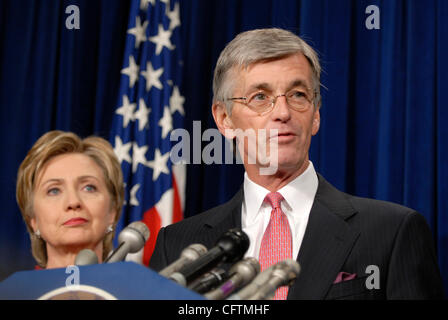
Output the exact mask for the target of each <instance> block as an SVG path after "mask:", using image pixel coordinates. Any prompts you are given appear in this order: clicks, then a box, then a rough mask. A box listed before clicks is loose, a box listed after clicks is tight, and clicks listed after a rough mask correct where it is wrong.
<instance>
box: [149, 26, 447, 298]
mask: <svg viewBox="0 0 448 320" xmlns="http://www.w3.org/2000/svg"><path fill="white" fill-rule="evenodd" d="M319 88H320V64H319V60H318V58H317V55H316V53H315V52H314V50H313V49H312V48H311V47H310V46H309V45H307V44H306V43H305V42H304V41H303V40H302V39H300V38H299V37H297V36H296V35H294V34H293V33H291V32H288V31H285V30H281V29H259V30H252V31H248V32H244V33H242V34H240V35H238V36H237V37H236V38H235V39H234V40H232V41H231V42H230V43H229V44H228V45H227V46H226V48H225V49H224V50H223V52H222V53H221V55H220V57H219V59H218V62H217V66H216V69H215V76H214V83H213V90H214V99H213V105H212V112H213V116H214V119H215V122H216V125H217V127H218V129H219V130H220V132H221V133H222V134H223V135H225V136H226V137H227V138H229V139H235V140H236V143H237V145H238V150H239V153H240V155H241V158H242V160H243V163H244V167H245V170H246V173H245V176H244V184H243V186H242V188H241V189H240V191H239V192H238V193H237V194H236V195H235V196H234V197H233V198H232V199H231V200H230V201H229V202H227V203H225V204H223V205H221V206H219V207H216V208H213V209H211V210H208V211H207V212H204V213H202V214H199V215H196V216H194V217H191V218H188V219H185V220H183V221H181V222H179V223H176V224H174V225H170V226H167V227H166V228H162V229H161V230H160V231H159V235H158V238H157V243H156V248H155V251H154V254H153V256H152V258H151V263H150V267H151V268H153V269H155V270H160V269H162V268H163V267H165V266H166V265H168V264H170V263H171V262H173V261H175V260H176V259H178V257H179V255H180V252H181V251H182V250H183V249H184V248H185V247H186V246H188V245H189V244H192V243H202V244H204V245H206V246H207V247H208V248H210V247H212V246H213V245H214V244H215V242H216V240H217V239H218V238H219V237H220V236H221V234H222V233H224V232H225V231H227V230H228V229H231V228H234V227H240V228H242V229H243V231H245V232H246V233H247V235H248V236H249V239H250V246H249V249H248V251H247V253H246V256H253V257H255V258H257V259H259V260H260V264H261V267H262V270H263V269H266V268H267V267H269V266H270V265H272V264H274V263H276V262H278V261H282V260H284V259H287V258H293V259H296V260H297V261H298V262H299V263H300V266H301V272H300V274H299V276H298V278H297V280H296V281H295V282H294V284H293V285H292V286H291V287H290V288H289V290H288V288H285V287H284V288H280V289H278V290H277V291H276V294H275V299H285V298H288V299H434V298H435V299H437V298H443V287H442V280H441V277H440V272H439V269H438V265H437V259H436V255H435V250H434V245H433V239H432V235H431V232H430V230H429V228H428V226H427V224H426V222H425V219H424V218H423V217H422V216H421V215H420V214H419V213H417V212H415V211H414V210H412V209H409V208H406V207H403V206H400V205H397V204H392V203H388V202H384V201H377V200H372V199H363V198H358V197H354V196H350V195H348V194H345V193H343V192H341V191H338V190H337V189H335V188H334V187H333V186H331V185H330V184H329V183H328V182H327V181H326V180H325V179H324V178H323V177H322V176H321V175H319V174H318V173H316V171H315V170H314V167H313V164H312V162H311V161H309V155H308V151H309V147H310V143H311V137H312V136H314V135H315V134H316V133H317V132H318V130H319V125H320V113H319V108H320V90H319ZM247 132H255V133H256V134H255V135H251V134H247ZM259 132H263V134H258V133H259ZM254 145H255V146H256V148H255V149H253V148H251V147H252V146H254ZM254 150H255V151H254Z"/></svg>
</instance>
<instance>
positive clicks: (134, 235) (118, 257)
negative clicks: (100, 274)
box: [104, 221, 149, 263]
mask: <svg viewBox="0 0 448 320" xmlns="http://www.w3.org/2000/svg"><path fill="white" fill-rule="evenodd" d="M148 238H149V229H148V227H147V226H146V224H144V223H143V222H140V221H135V222H132V223H131V224H130V225H128V226H127V227H126V228H124V229H123V230H121V232H120V234H119V236H118V242H119V245H118V247H117V248H116V249H115V250H114V251H113V252H112V254H111V255H110V256H109V257H108V258H107V259H106V260H105V261H104V262H105V263H113V262H118V261H123V260H124V258H126V255H127V254H128V253H135V252H138V251H139V250H140V249H141V248H143V246H144V245H145V242H146V240H148Z"/></svg>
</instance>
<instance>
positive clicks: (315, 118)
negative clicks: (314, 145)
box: [311, 108, 320, 136]
mask: <svg viewBox="0 0 448 320" xmlns="http://www.w3.org/2000/svg"><path fill="white" fill-rule="evenodd" d="M319 128H320V113H319V108H317V109H316V111H314V116H313V126H312V130H311V134H312V135H313V136H314V135H316V134H317V132H318V131H319Z"/></svg>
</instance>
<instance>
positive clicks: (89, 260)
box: [75, 249, 98, 266]
mask: <svg viewBox="0 0 448 320" xmlns="http://www.w3.org/2000/svg"><path fill="white" fill-rule="evenodd" d="M97 263H98V257H97V255H96V253H95V252H93V251H92V250H90V249H83V250H81V251H79V252H78V254H77V255H76V259H75V265H77V266H86V265H89V264H97Z"/></svg>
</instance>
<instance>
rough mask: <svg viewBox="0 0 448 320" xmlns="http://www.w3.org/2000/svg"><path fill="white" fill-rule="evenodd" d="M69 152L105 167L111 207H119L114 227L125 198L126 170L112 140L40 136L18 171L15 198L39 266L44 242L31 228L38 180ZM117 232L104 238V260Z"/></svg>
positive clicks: (65, 134)
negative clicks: (55, 159) (51, 163)
mask: <svg viewBox="0 0 448 320" xmlns="http://www.w3.org/2000/svg"><path fill="white" fill-rule="evenodd" d="M69 153H80V154H84V155H86V156H88V157H90V158H91V159H93V160H94V161H95V162H96V163H97V164H98V166H99V167H100V168H101V169H102V171H103V174H104V180H105V183H106V186H107V189H108V191H109V194H110V196H111V206H112V208H113V209H115V210H116V215H115V221H114V225H113V227H114V228H113V229H114V230H115V226H116V224H117V221H118V219H119V217H120V213H121V209H122V207H123V200H124V185H123V173H122V171H121V166H120V163H119V161H118V159H117V156H116V155H115V153H114V150H113V148H112V146H111V145H110V143H109V142H108V141H106V140H105V139H103V138H101V137H95V136H91V137H88V138H85V139H81V138H80V137H79V136H77V135H76V134H74V133H72V132H63V131H57V130H55V131H50V132H48V133H46V134H44V135H43V136H42V137H40V138H39V139H38V140H37V141H36V143H35V144H34V145H33V147H32V148H31V149H30V151H28V154H27V155H26V157H25V159H24V160H23V162H22V163H21V165H20V167H19V171H18V173H17V187H16V199H17V203H18V205H19V208H20V211H21V212H22V217H23V219H24V220H25V223H26V227H27V230H28V233H29V234H30V239H31V251H32V254H33V257H34V258H35V259H36V261H37V263H38V264H39V266H41V267H43V268H45V267H46V264H47V249H46V243H45V241H44V240H43V239H42V238H40V237H38V236H36V235H35V234H34V231H33V229H32V227H31V218H33V217H34V212H33V193H34V190H35V186H36V185H35V184H36V179H37V177H38V176H39V173H40V172H41V170H42V168H43V167H44V166H45V164H46V163H47V162H48V161H49V160H50V159H52V158H53V157H55V156H58V155H62V154H69ZM113 238H114V232H110V233H108V234H107V235H105V238H104V240H103V257H102V258H103V260H104V259H105V258H106V257H107V255H108V253H109V252H110V251H111V250H112V247H113V244H112V240H113Z"/></svg>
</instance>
